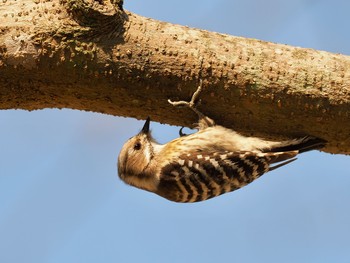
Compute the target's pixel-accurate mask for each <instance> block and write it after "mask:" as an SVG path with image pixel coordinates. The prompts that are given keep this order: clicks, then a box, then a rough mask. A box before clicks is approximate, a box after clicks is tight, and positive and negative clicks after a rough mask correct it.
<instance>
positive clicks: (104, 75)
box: [0, 0, 350, 154]
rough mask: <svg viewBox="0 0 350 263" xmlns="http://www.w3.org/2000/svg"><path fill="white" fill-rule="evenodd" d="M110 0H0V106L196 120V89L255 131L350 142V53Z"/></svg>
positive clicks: (340, 148)
mask: <svg viewBox="0 0 350 263" xmlns="http://www.w3.org/2000/svg"><path fill="white" fill-rule="evenodd" d="M121 4H122V1H116V0H111V1H110V2H109V1H107V0H99V1H96V0H95V1H94V0H61V1H59V0H51V1H47V0H46V1H42V0H41V1H40V0H21V1H6V0H5V1H2V4H1V6H0V108H1V109H26V110H35V109H43V108H71V109H78V110H86V111H94V112H101V113H105V114H112V115H118V116H128V117H135V118H138V119H141V118H142V119H144V118H146V117H147V116H150V117H151V118H152V120H155V121H159V122H163V123H168V124H175V125H181V126H192V124H193V123H195V122H196V115H195V114H194V113H192V112H190V111H189V110H188V109H174V108H173V106H171V105H170V104H169V103H168V102H167V100H168V99H169V98H170V99H172V100H178V99H181V100H188V99H190V96H191V94H192V93H193V92H194V91H195V90H196V88H197V86H198V83H199V79H202V80H203V88H204V90H203V92H202V94H201V104H200V106H199V109H200V110H201V111H202V112H203V113H204V114H206V115H208V116H210V117H212V118H213V119H215V120H216V122H217V123H219V124H222V125H224V126H226V127H230V128H234V129H235V130H237V131H239V132H242V133H244V134H248V135H256V136H263V137H268V138H270V139H281V138H282V137H283V138H286V137H293V136H302V135H313V136H317V137H320V138H323V139H325V140H327V141H328V142H329V143H328V146H327V148H325V149H324V150H325V151H326V152H330V153H346V154H349V153H350V57H348V56H344V55H340V54H331V53H328V52H324V51H317V50H312V49H305V48H298V47H291V46H286V45H280V44H274V43H269V42H264V41H259V40H255V39H246V38H240V37H234V36H229V35H224V34H219V33H214V32H208V31H205V30H199V29H192V28H188V27H185V26H180V25H173V24H169V23H165V22H160V21H156V20H152V19H149V18H145V17H142V16H138V15H135V14H133V13H130V12H127V11H124V10H123V9H122V6H121Z"/></svg>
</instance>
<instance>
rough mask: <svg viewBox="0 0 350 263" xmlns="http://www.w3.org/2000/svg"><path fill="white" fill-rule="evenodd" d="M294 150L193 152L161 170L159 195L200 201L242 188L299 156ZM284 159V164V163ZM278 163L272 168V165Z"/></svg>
mask: <svg viewBox="0 0 350 263" xmlns="http://www.w3.org/2000/svg"><path fill="white" fill-rule="evenodd" d="M297 154H298V151H290V152H273V153H271V152H270V153H261V152H228V151H222V152H198V151H197V152H193V153H186V154H182V155H180V156H179V157H178V158H176V159H174V160H172V161H171V162H169V163H168V164H167V165H164V166H163V168H162V169H161V171H160V175H159V178H160V183H159V187H158V189H159V190H158V192H157V193H158V194H159V195H161V196H163V197H165V198H167V199H169V200H172V201H176V202H198V201H203V200H206V199H209V198H212V197H215V196H218V195H221V194H224V193H227V192H231V191H234V190H236V189H239V188H241V187H243V186H245V185H247V184H249V183H251V182H252V181H254V180H255V179H257V178H259V177H260V176H261V175H262V174H264V173H266V172H268V171H270V170H273V169H276V168H278V167H281V166H282V165H285V164H287V163H289V162H291V161H293V160H295V159H292V158H294V157H295V156H296V155H297ZM280 162H283V163H280ZM274 163H280V164H277V165H276V166H274V167H271V166H270V165H271V164H274Z"/></svg>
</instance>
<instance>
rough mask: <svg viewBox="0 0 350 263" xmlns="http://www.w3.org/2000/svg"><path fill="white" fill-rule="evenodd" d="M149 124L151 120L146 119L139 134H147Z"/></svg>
mask: <svg viewBox="0 0 350 263" xmlns="http://www.w3.org/2000/svg"><path fill="white" fill-rule="evenodd" d="M150 122H151V118H150V117H147V120H146V122H145V124H144V125H143V128H142V130H141V133H145V134H147V133H148V132H149V124H150Z"/></svg>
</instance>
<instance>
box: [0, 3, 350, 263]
mask: <svg viewBox="0 0 350 263" xmlns="http://www.w3.org/2000/svg"><path fill="white" fill-rule="evenodd" d="M125 8H126V9H127V10H130V11H132V12H135V13H137V14H140V15H143V16H147V17H151V18H154V19H159V20H162V21H168V22H172V23H176V24H181V25H188V26H190V27H197V28H202V29H206V30H210V31H216V32H222V33H227V34H231V35H237V36H244V37H251V38H257V39H262V40H266V41H272V42H277V43H285V44H289V45H294V46H301V47H308V48H314V49H319V50H326V51H330V52H335V53H343V54H347V55H350V34H349V26H350V16H349V12H350V1H348V0H343V1H342V0H334V1H322V0H319V1H316V0H293V1H286V0H280V1H278V0H265V1H257V0H248V1H247V0H244V1H243V0H240V1H238V0H236V1H232V0H231V1H229V0H226V1H225V0H221V1H219V0H217V1H212V0H201V1H199V0H197V1H194V0H192V1H185V0H177V1H164V0H157V1H156V0H147V1H141V0H139V1H132V0H125ZM151 117H152V116H151ZM0 123H1V129H0V262H1V263H8V262H9V263H12V262H15V263H17V262H21V263H24V262H25V263H42V262H45V263H62V262H64V263H70V262H74V263H75V262H84V263H90V262H94V263H95V262H107V263H109V262H123V263H127V262H152V263H157V262H201V263H204V262H240V263H247V262H284V263H287V262H299V263H302V262H308V263H312V262H315V263H316V262H317V263H322V262H336V263H342V262H344V263H345V262H350V206H349V203H350V190H349V189H350V165H349V164H350V157H348V156H341V155H337V156H336V155H330V154H324V153H320V152H311V153H306V154H303V155H301V156H300V158H299V159H298V161H296V162H293V163H292V164H289V165H288V166H285V167H283V168H280V169H277V170H275V171H273V172H271V173H269V174H266V175H264V176H263V177H262V178H260V179H259V180H257V181H256V182H254V183H252V184H250V185H249V186H247V187H245V188H243V189H241V190H238V191H236V192H233V193H230V194H226V195H223V196H220V197H217V198H215V199H212V200H209V201H206V202H202V203H196V204H177V203H172V202H170V201H167V200H165V199H162V198H161V197H158V196H156V195H154V194H151V193H148V192H144V191H141V190H138V189H135V188H132V187H129V186H127V185H125V184H124V183H122V182H121V181H120V180H119V178H118V176H117V168H116V159H117V156H118V153H119V151H120V149H121V147H122V145H123V143H124V142H125V140H127V139H128V138H129V137H130V136H132V135H134V134H136V133H137V132H138V131H139V130H140V129H141V127H142V125H143V122H140V121H136V120H134V119H126V118H118V117H113V116H106V115H102V114H97V113H90V112H80V111H73V110H42V111H34V112H26V111H0ZM152 130H153V133H154V137H155V138H156V139H158V140H159V141H160V142H166V141H168V140H170V139H172V138H175V137H177V135H178V128H177V127H170V126H166V125H160V124H157V123H153V124H152ZM349 136H350V135H349Z"/></svg>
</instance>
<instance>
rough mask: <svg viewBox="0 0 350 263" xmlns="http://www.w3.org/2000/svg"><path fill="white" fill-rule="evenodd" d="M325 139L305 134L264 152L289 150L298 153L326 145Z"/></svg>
mask: <svg viewBox="0 0 350 263" xmlns="http://www.w3.org/2000/svg"><path fill="white" fill-rule="evenodd" d="M326 143H327V141H325V140H323V139H320V138H316V137H312V136H306V137H303V138H301V139H296V140H294V141H287V142H285V143H282V144H280V145H278V146H276V147H273V148H271V149H268V150H266V151H265V152H289V151H298V152H299V153H303V152H307V151H311V150H316V149H321V148H323V147H324V146H325V145H326Z"/></svg>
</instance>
